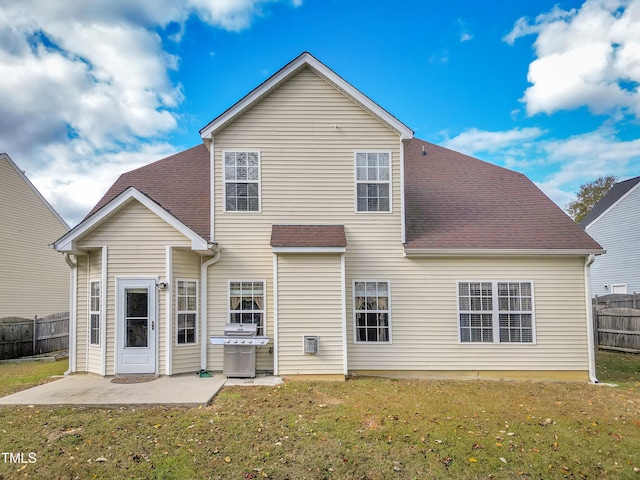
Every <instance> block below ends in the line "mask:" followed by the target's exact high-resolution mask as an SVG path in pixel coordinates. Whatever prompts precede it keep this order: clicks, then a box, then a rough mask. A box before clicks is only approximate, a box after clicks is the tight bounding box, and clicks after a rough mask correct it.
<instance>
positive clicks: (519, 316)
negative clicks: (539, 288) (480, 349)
mask: <svg viewBox="0 0 640 480" xmlns="http://www.w3.org/2000/svg"><path fill="white" fill-rule="evenodd" d="M458 321H459V328H460V341H461V342H463V343H467V342H471V343H533V342H534V336H535V328H534V309H533V282H530V281H527V282H521V281H508V282H507V281H505V282H458Z"/></svg>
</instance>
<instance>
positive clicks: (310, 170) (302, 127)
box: [208, 69, 588, 373]
mask: <svg viewBox="0 0 640 480" xmlns="http://www.w3.org/2000/svg"><path fill="white" fill-rule="evenodd" d="M400 143H401V141H400V138H399V135H398V134H397V133H396V132H394V131H392V130H390V129H389V128H388V127H386V126H385V125H384V124H382V123H381V122H379V121H378V120H377V119H376V118H374V117H373V116H371V115H370V114H369V113H367V112H366V111H365V110H363V109H362V108H361V107H360V106H359V105H356V104H355V103H354V102H352V101H351V100H350V99H349V98H347V97H346V96H345V95H343V94H342V93H341V92H339V91H338V90H336V89H335V88H334V87H333V86H332V85H330V84H329V83H328V82H326V81H325V80H324V79H322V78H320V77H319V76H317V75H316V74H315V73H313V72H312V71H311V70H309V69H304V70H302V71H301V72H299V73H297V74H296V75H294V76H293V77H291V78H289V79H288V80H287V81H286V82H284V83H283V84H281V85H280V86H279V87H278V88H277V89H276V90H275V91H273V92H272V93H271V94H270V95H269V96H268V97H266V98H264V99H263V100H262V101H261V102H259V103H258V104H256V105H254V106H253V107H252V108H251V109H249V110H248V111H246V112H245V113H244V114H243V115H241V116H239V117H238V118H237V119H235V120H234V121H233V122H232V123H230V124H229V125H227V126H226V127H225V128H224V129H222V130H221V131H219V132H217V133H216V134H215V136H214V139H213V144H212V145H213V148H214V149H215V150H214V167H215V168H214V180H215V182H214V190H215V191H214V200H215V210H214V229H215V230H214V234H215V240H216V241H217V242H218V243H219V245H220V246H221V247H222V255H221V258H220V261H219V262H218V264H216V265H214V266H213V267H211V268H210V269H209V294H210V297H209V302H210V303H209V318H210V319H211V322H210V328H209V331H210V334H214V333H215V334H221V333H222V330H223V327H224V323H225V321H226V318H227V313H228V311H227V309H228V298H227V284H228V281H229V280H255V279H267V284H266V291H267V297H266V299H265V300H266V319H267V334H268V335H270V336H272V337H273V322H272V319H273V305H274V298H273V282H272V281H269V280H268V279H272V278H273V276H274V275H273V264H274V260H273V257H274V256H273V253H272V250H271V248H270V246H269V239H270V234H271V227H272V225H274V224H342V225H344V227H345V233H346V237H347V248H346V254H345V275H346V279H345V280H346V282H345V284H346V292H345V296H346V307H347V308H346V310H347V312H346V316H347V334H348V344H347V348H348V369H349V371H352V372H358V371H409V372H419V371H448V372H452V371H456V370H457V371H478V370H483V371H498V370H512V371H530V370H540V371H545V370H546V371H566V372H586V371H587V369H588V365H587V351H588V349H587V332H586V330H587V329H586V308H585V291H584V258H580V257H559V256H547V257H544V256H540V257H537V258H525V257H523V258H510V257H503V258H500V257H499V256H496V257H492V258H472V257H467V258H459V257H458V258H456V257H450V258H413V257H405V256H403V253H404V252H403V248H402V222H401V204H400V201H401V195H400V173H401V170H400V167H401V161H400V160H401V159H400V154H401V149H400ZM247 150H253V151H255V150H257V151H260V159H261V169H260V172H261V212H260V213H255V212H224V211H223V206H224V204H223V202H224V194H223V193H224V181H223V179H224V172H223V168H222V166H223V157H222V152H224V151H247ZM357 151H383V152H389V153H390V154H391V167H392V169H391V171H392V182H391V183H392V194H391V197H392V212H391V213H356V212H355V178H354V160H355V158H354V155H355V152H357ZM443 201H446V199H443ZM302 258H303V257H300V260H299V261H300V262H302ZM279 268H280V266H279ZM323 268H324V266H323ZM317 271H318V272H322V271H323V270H322V269H321V268H319V269H318V270H317ZM315 272H316V271H309V272H305V273H308V274H309V275H310V276H311V275H312V274H313V273H315ZM380 279H383V280H385V281H389V284H390V291H391V299H390V303H391V308H392V310H391V338H392V342H391V343H381V344H363V343H360V344H355V343H354V340H353V335H354V317H353V293H352V287H353V281H354V280H380ZM460 280H487V281H492V280H521V281H532V282H533V284H534V288H535V298H534V302H535V321H536V323H535V326H536V340H537V341H536V343H535V345H528V344H483V345H477V344H461V343H460V342H459V334H458V311H457V281H460ZM299 289H300V287H299V285H298V284H296V283H295V282H285V283H284V284H282V285H279V288H278V295H279V297H280V299H283V298H284V299H292V298H293V297H294V296H295V295H296V293H298V292H299ZM337 304H338V305H339V300H338V302H337ZM280 313H281V312H280ZM285 314H287V313H286V300H285ZM285 318H286V315H285ZM309 323H313V322H309ZM312 326H313V325H310V327H312ZM283 328H284V327H283V325H281V326H280V329H279V335H284V337H282V338H286V335H287V332H286V331H285V330H283ZM336 334H338V332H336ZM295 335H298V334H297V333H296V334H295ZM294 343H295V342H293V343H291V344H290V345H289V344H287V343H286V341H285V343H282V344H281V347H282V350H281V351H280V352H279V353H280V354H284V355H285V358H286V356H287V354H289V353H290V352H291V353H293V351H294V350H295V345H294ZM300 348H302V347H301V346H300ZM320 348H321V350H322V348H323V342H322V339H321V345H320ZM291 349H293V350H291ZM208 351H209V366H210V368H213V369H219V370H221V369H222V348H216V347H213V348H211V347H210V348H209V350H208ZM269 359H270V357H269V356H267V355H265V353H264V349H263V351H262V352H261V353H260V354H259V360H258V369H260V368H265V367H268V366H269V364H268V361H267V360H269ZM272 365H273V364H272V363H271V368H272ZM286 368H287V369H289V368H290V366H286ZM293 368H294V367H293V366H291V369H293ZM287 371H292V370H287ZM323 373H326V372H323Z"/></svg>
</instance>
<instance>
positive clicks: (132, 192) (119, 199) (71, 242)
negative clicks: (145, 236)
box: [53, 187, 215, 254]
mask: <svg viewBox="0 0 640 480" xmlns="http://www.w3.org/2000/svg"><path fill="white" fill-rule="evenodd" d="M132 200H137V201H138V202H140V203H141V204H143V205H144V206H145V207H147V208H148V209H149V210H151V211H152V212H153V213H155V214H156V215H158V216H159V217H160V218H161V219H163V220H164V221H165V222H167V223H168V224H169V225H171V226H172V227H173V228H175V229H176V230H178V231H179V232H180V233H182V234H183V235H184V236H185V237H187V238H188V239H189V240H190V241H191V250H193V251H195V252H198V253H201V254H211V252H212V248H214V247H215V244H212V243H210V242H208V241H207V240H206V239H204V238H202V237H201V236H200V235H198V234H197V233H196V232H194V231H193V230H191V229H190V228H189V227H188V226H186V225H185V224H184V223H182V222H181V221H180V220H178V219H177V218H176V217H174V216H173V215H171V214H170V213H169V212H167V211H166V210H165V209H164V208H162V206H161V205H160V204H158V203H157V202H156V201H154V200H153V199H152V198H150V197H149V196H147V195H145V194H144V193H142V192H141V191H140V190H138V189H136V188H135V187H129V188H127V189H126V190H124V191H123V192H122V193H120V194H119V195H118V196H116V197H115V198H114V199H113V200H111V201H110V202H109V203H107V204H106V205H104V206H103V207H102V208H101V209H100V210H98V211H97V212H95V213H94V214H93V215H91V216H89V217H87V218H86V219H84V220H83V221H82V222H81V223H79V224H78V225H76V226H75V227H74V228H73V229H71V230H70V231H69V232H67V233H66V234H65V235H63V236H62V237H60V239H58V240H57V241H56V242H54V243H53V248H54V249H55V250H56V251H58V252H62V253H73V254H83V253H86V251H85V250H83V249H82V248H79V247H78V245H77V244H78V241H79V240H80V239H82V237H84V236H85V235H87V234H88V233H89V232H91V231H92V230H94V229H95V228H97V227H98V226H99V225H101V224H103V223H104V222H105V221H107V220H108V219H109V218H111V217H112V216H113V215H114V214H116V213H117V212H118V211H119V210H120V209H121V208H122V207H124V206H125V205H127V204H128V203H129V202H131V201H132Z"/></svg>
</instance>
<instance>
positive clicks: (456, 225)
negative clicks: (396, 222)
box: [405, 139, 602, 251]
mask: <svg viewBox="0 0 640 480" xmlns="http://www.w3.org/2000/svg"><path fill="white" fill-rule="evenodd" d="M423 148H424V151H425V153H426V155H423V154H422V151H423ZM405 179H406V181H405V202H406V227H407V241H406V244H405V248H407V249H412V248H414V249H504V250H518V249H522V250H526V249H536V250H537V249H544V250H581V251H584V250H587V251H593V250H602V247H600V245H598V243H596V242H595V240H593V239H592V238H591V237H590V236H589V235H587V234H586V233H585V232H584V230H582V228H580V227H579V226H578V225H577V224H576V223H575V222H574V221H573V220H571V219H570V218H569V217H568V216H567V215H566V214H565V213H564V212H563V211H562V210H561V209H560V208H559V207H558V206H557V205H556V204H555V203H553V202H552V201H551V200H550V199H549V198H548V197H547V196H546V195H545V194H544V193H542V191H540V189H538V187H536V186H535V185H534V184H533V183H532V182H531V181H530V180H529V179H528V178H527V177H525V176H524V175H522V174H521V173H517V172H514V171H511V170H507V169H505V168H502V167H498V166H496V165H493V164H490V163H487V162H483V161H481V160H478V159H476V158H473V157H469V156H467V155H463V154H461V153H459V152H456V151H453V150H449V149H446V148H443V147H440V146H437V145H433V144H431V143H428V142H425V141H422V140H418V139H413V140H411V142H410V143H409V145H408V146H407V147H406V148H405Z"/></svg>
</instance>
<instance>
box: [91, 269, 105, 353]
mask: <svg viewBox="0 0 640 480" xmlns="http://www.w3.org/2000/svg"><path fill="white" fill-rule="evenodd" d="M101 295H102V292H101V289H100V281H99V280H97V281H94V282H91V284H90V286H89V318H90V323H91V325H90V326H89V328H90V343H91V345H100V298H101Z"/></svg>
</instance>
